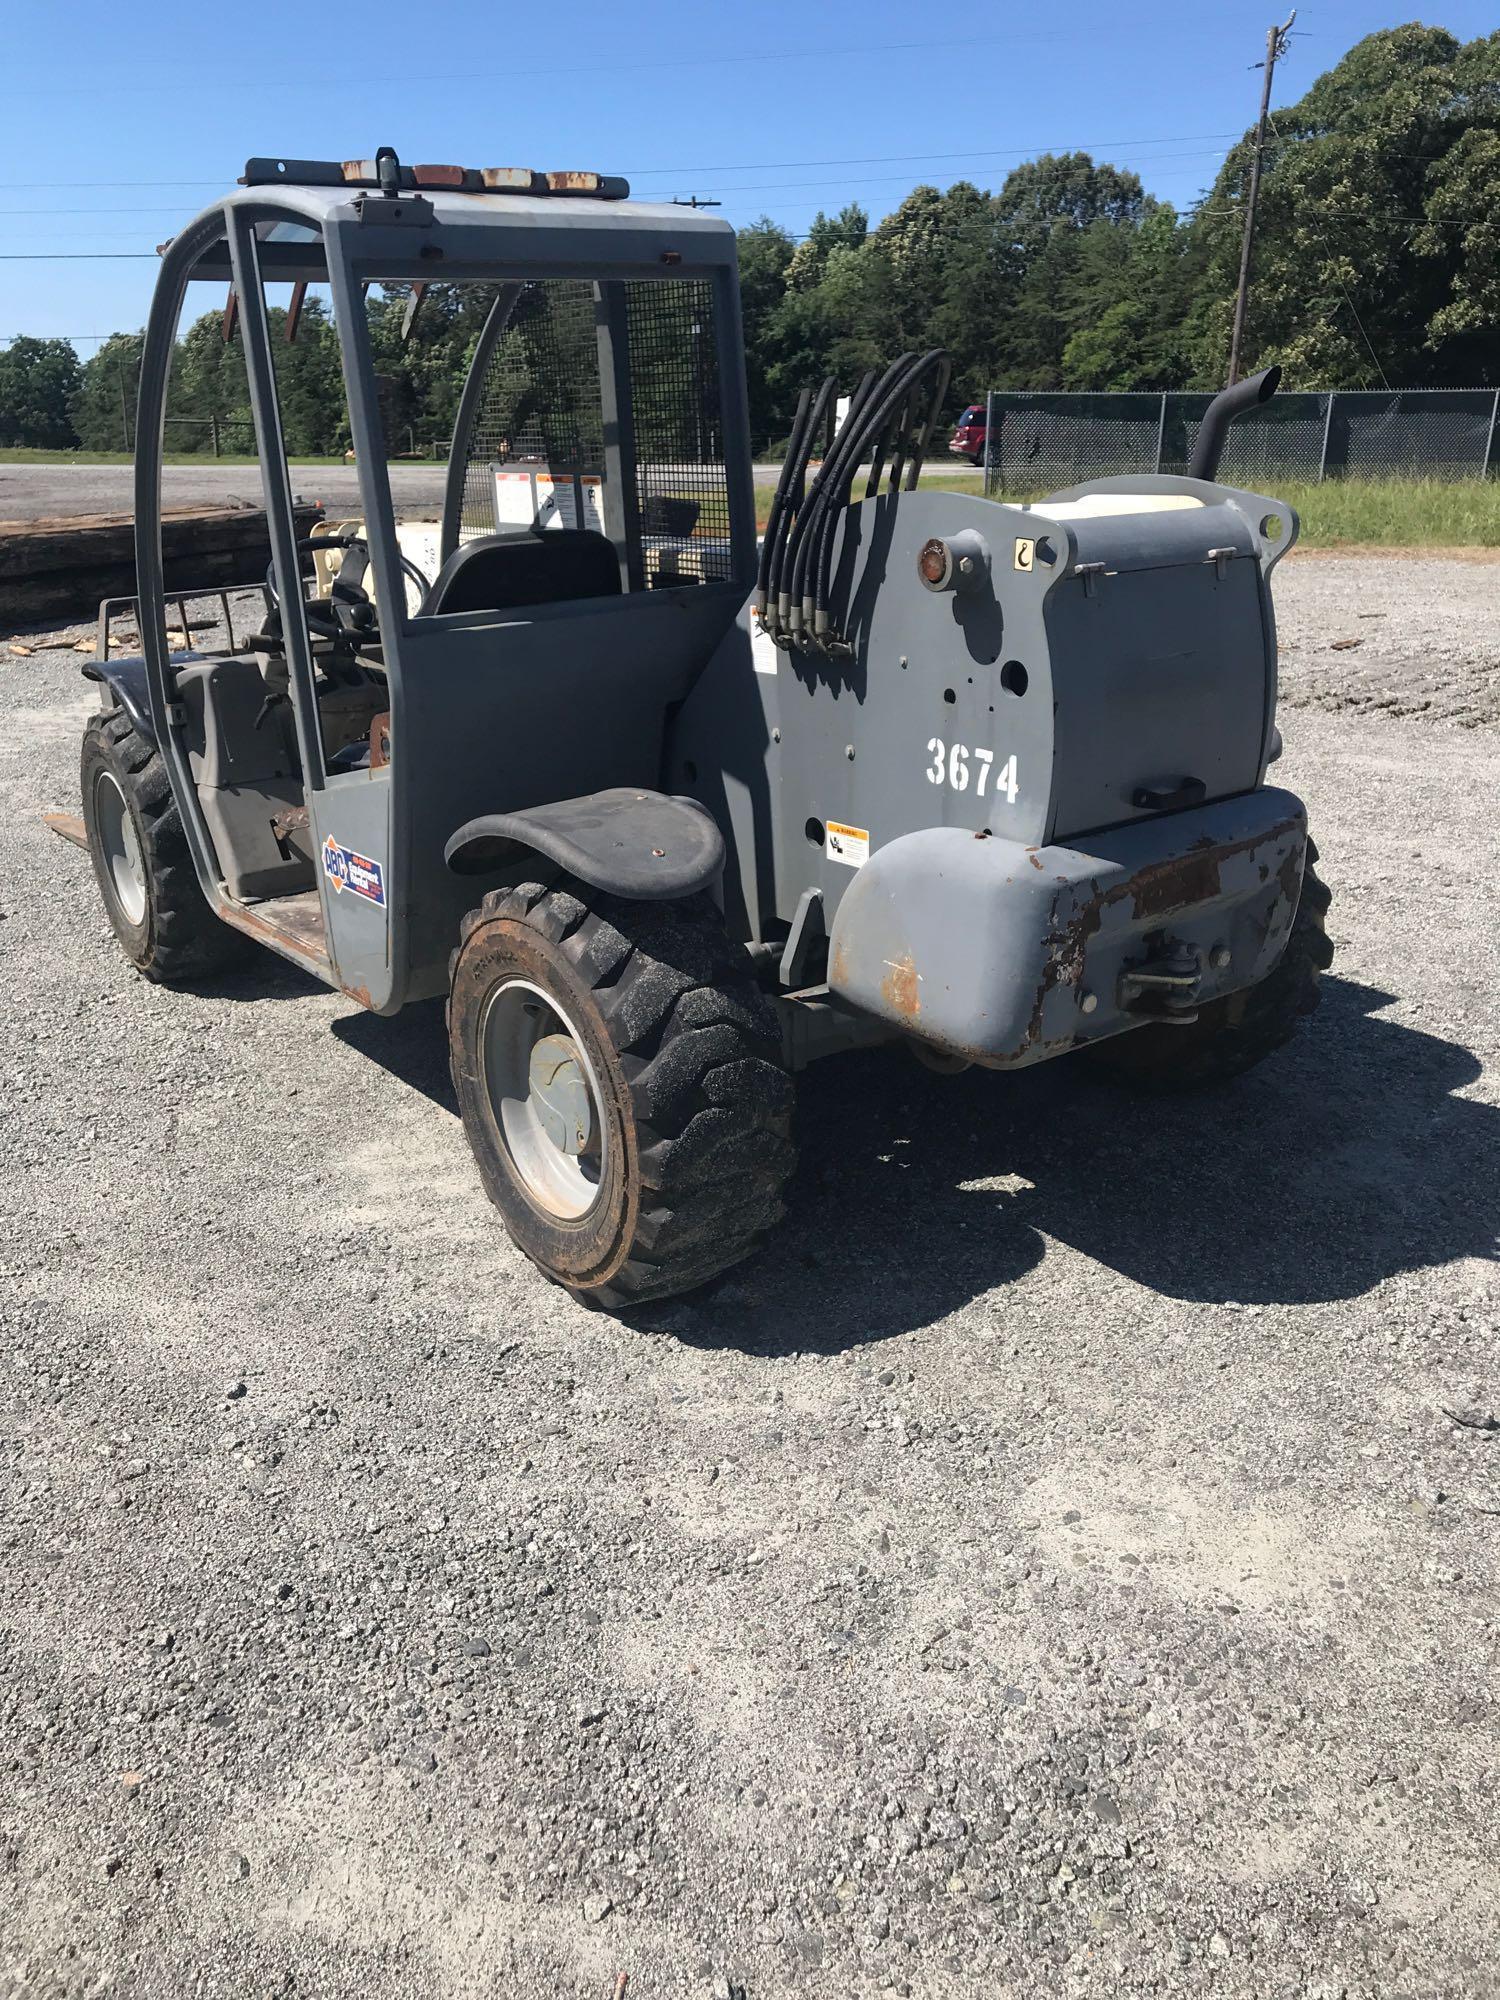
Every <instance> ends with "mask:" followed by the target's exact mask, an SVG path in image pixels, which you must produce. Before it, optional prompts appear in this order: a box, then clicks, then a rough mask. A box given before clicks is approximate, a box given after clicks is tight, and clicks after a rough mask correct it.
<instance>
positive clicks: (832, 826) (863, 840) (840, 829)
mask: <svg viewBox="0 0 1500 2000" xmlns="http://www.w3.org/2000/svg"><path fill="white" fill-rule="evenodd" d="M823 852H824V853H825V854H826V855H827V856H828V859H829V860H830V861H842V862H843V864H844V866H845V867H846V868H863V867H864V865H865V863H866V862H867V861H868V860H869V858H870V835H869V830H868V828H866V827H863V826H840V825H839V823H838V821H837V820H836V819H831V820H829V822H828V838H827V839H826V841H825V842H824V844H823Z"/></svg>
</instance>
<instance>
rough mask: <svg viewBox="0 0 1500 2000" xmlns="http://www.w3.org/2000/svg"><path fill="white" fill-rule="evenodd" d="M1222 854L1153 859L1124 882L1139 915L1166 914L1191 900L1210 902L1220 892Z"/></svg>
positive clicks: (1193, 901) (1182, 906)
mask: <svg viewBox="0 0 1500 2000" xmlns="http://www.w3.org/2000/svg"><path fill="white" fill-rule="evenodd" d="M1220 859H1221V857H1220V855H1219V854H1216V853H1213V852H1211V851H1210V852H1207V853H1193V854H1181V855H1174V856H1173V857H1172V858H1171V859H1170V860H1168V861H1153V862H1151V863H1150V864H1149V865H1148V866H1147V867H1145V868H1141V869H1138V870H1137V872H1136V873H1135V874H1134V875H1132V876H1131V878H1130V880H1129V882H1128V883H1126V884H1125V885H1124V888H1125V893H1126V894H1128V895H1129V896H1130V897H1131V898H1132V900H1133V902H1134V906H1135V914H1136V915H1137V916H1138V917H1160V916H1165V915H1166V914H1167V912H1168V911H1169V910H1181V909H1184V908H1186V906H1187V905H1188V904H1189V903H1210V902H1212V901H1213V899H1214V897H1215V896H1217V895H1218V893H1219V886H1220V885H1219V862H1220Z"/></svg>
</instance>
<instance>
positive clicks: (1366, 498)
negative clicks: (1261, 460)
mask: <svg viewBox="0 0 1500 2000" xmlns="http://www.w3.org/2000/svg"><path fill="white" fill-rule="evenodd" d="M1276 497H1277V499H1278V500H1285V501H1287V502H1288V504H1289V505H1291V506H1293V507H1295V508H1296V510H1297V513H1298V516H1299V517H1300V519H1301V522H1302V537H1301V542H1300V544H1299V546H1301V547H1303V548H1312V549H1317V548H1326V549H1332V548H1340V547H1354V546H1364V547H1370V548H1385V549H1419V548H1433V549H1494V548H1500V480H1496V479H1483V480H1481V479H1470V480H1465V481H1462V482H1459V481H1448V480H1439V479H1328V480H1325V481H1324V482H1323V484H1322V485H1321V486H1298V485H1289V486H1284V487H1278V488H1277V489H1276Z"/></svg>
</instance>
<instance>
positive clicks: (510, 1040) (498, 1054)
mask: <svg viewBox="0 0 1500 2000" xmlns="http://www.w3.org/2000/svg"><path fill="white" fill-rule="evenodd" d="M479 1081H480V1086H481V1088H482V1089H483V1091H484V1094H485V1100H486V1102H487V1103H488V1105H489V1110H490V1116H491V1118H492V1119H493V1120H494V1125H495V1131H496V1133H497V1135H498V1137H499V1140H500V1144H501V1145H502V1147H503V1148H504V1149H505V1153H506V1156H507V1158H508V1159H509V1161H510V1163H511V1166H512V1168H513V1169H514V1171H515V1175H516V1178H517V1179H518V1180H519V1181H520V1182H521V1185H522V1186H523V1187H524V1188H525V1190H526V1192H527V1194H528V1195H529V1196H530V1197H531V1199H532V1200H533V1201H534V1202H535V1203H536V1205H537V1207H538V1208H540V1209H542V1210H543V1211H544V1212H545V1213H547V1214H549V1215H552V1216H555V1217H557V1218H558V1220H560V1221H565V1222H576V1221H579V1220H580V1219H581V1218H582V1217H583V1216H585V1215H587V1214H588V1212H589V1210H590V1209H592V1208H593V1207H594V1205H595V1203H596V1202H597V1201H598V1200H599V1190H600V1183H601V1181H602V1179H603V1176H604V1159H605V1147H606V1145H607V1138H606V1128H605V1123H604V1115H603V1113H604V1093H603V1092H602V1091H601V1090H600V1088H599V1079H598V1077H597V1076H596V1075H595V1073H594V1066H593V1064H592V1063H591V1062H590V1060H589V1057H588V1052H587V1050H586V1048H585V1046H584V1043H583V1040H582V1037H581V1036H580V1035H579V1033H578V1030H577V1029H576V1028H575V1027H574V1025H573V1023H572V1022H571V1021H570V1020H569V1019H568V1016H567V1014H566V1013H565V1012H564V1011H563V1009H562V1008H561V1007H560V1006H559V1005H558V1004H557V1001H556V1000H555V999H554V998H553V997H552V995H551V994H549V993H545V992H543V990H542V988H541V987H540V986H534V985H533V984H532V983H531V981H530V980H528V979H506V980H503V981H502V982H501V983H500V985H498V986H497V987H496V988H495V990H494V992H493V993H491V994H490V996H489V998H488V999H487V1000H486V1001H485V1003H484V1011H483V1013H482V1014H481V1015H480V1018H479Z"/></svg>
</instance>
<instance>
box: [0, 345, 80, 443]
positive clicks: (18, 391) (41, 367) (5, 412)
mask: <svg viewBox="0 0 1500 2000" xmlns="http://www.w3.org/2000/svg"><path fill="white" fill-rule="evenodd" d="M78 376H79V368H78V356H77V354H76V353H75V352H74V351H73V347H72V345H71V343H70V342H68V341H66V340H38V339H36V338H35V337H34V336H32V335H30V334H22V335H20V336H19V337H18V338H17V339H15V340H13V341H12V342H11V343H10V345H9V346H8V347H6V348H4V349H0V444H5V445H18V444H20V445H36V446H41V447H44V448H48V447H50V448H54V449H55V448H59V447H66V446H68V445H73V444H76V443H77V442H78V433H77V432H76V431H75V430H74V428H73V415H72V407H71V405H72V399H73V397H74V396H75V395H76V394H77V393H78Z"/></svg>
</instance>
